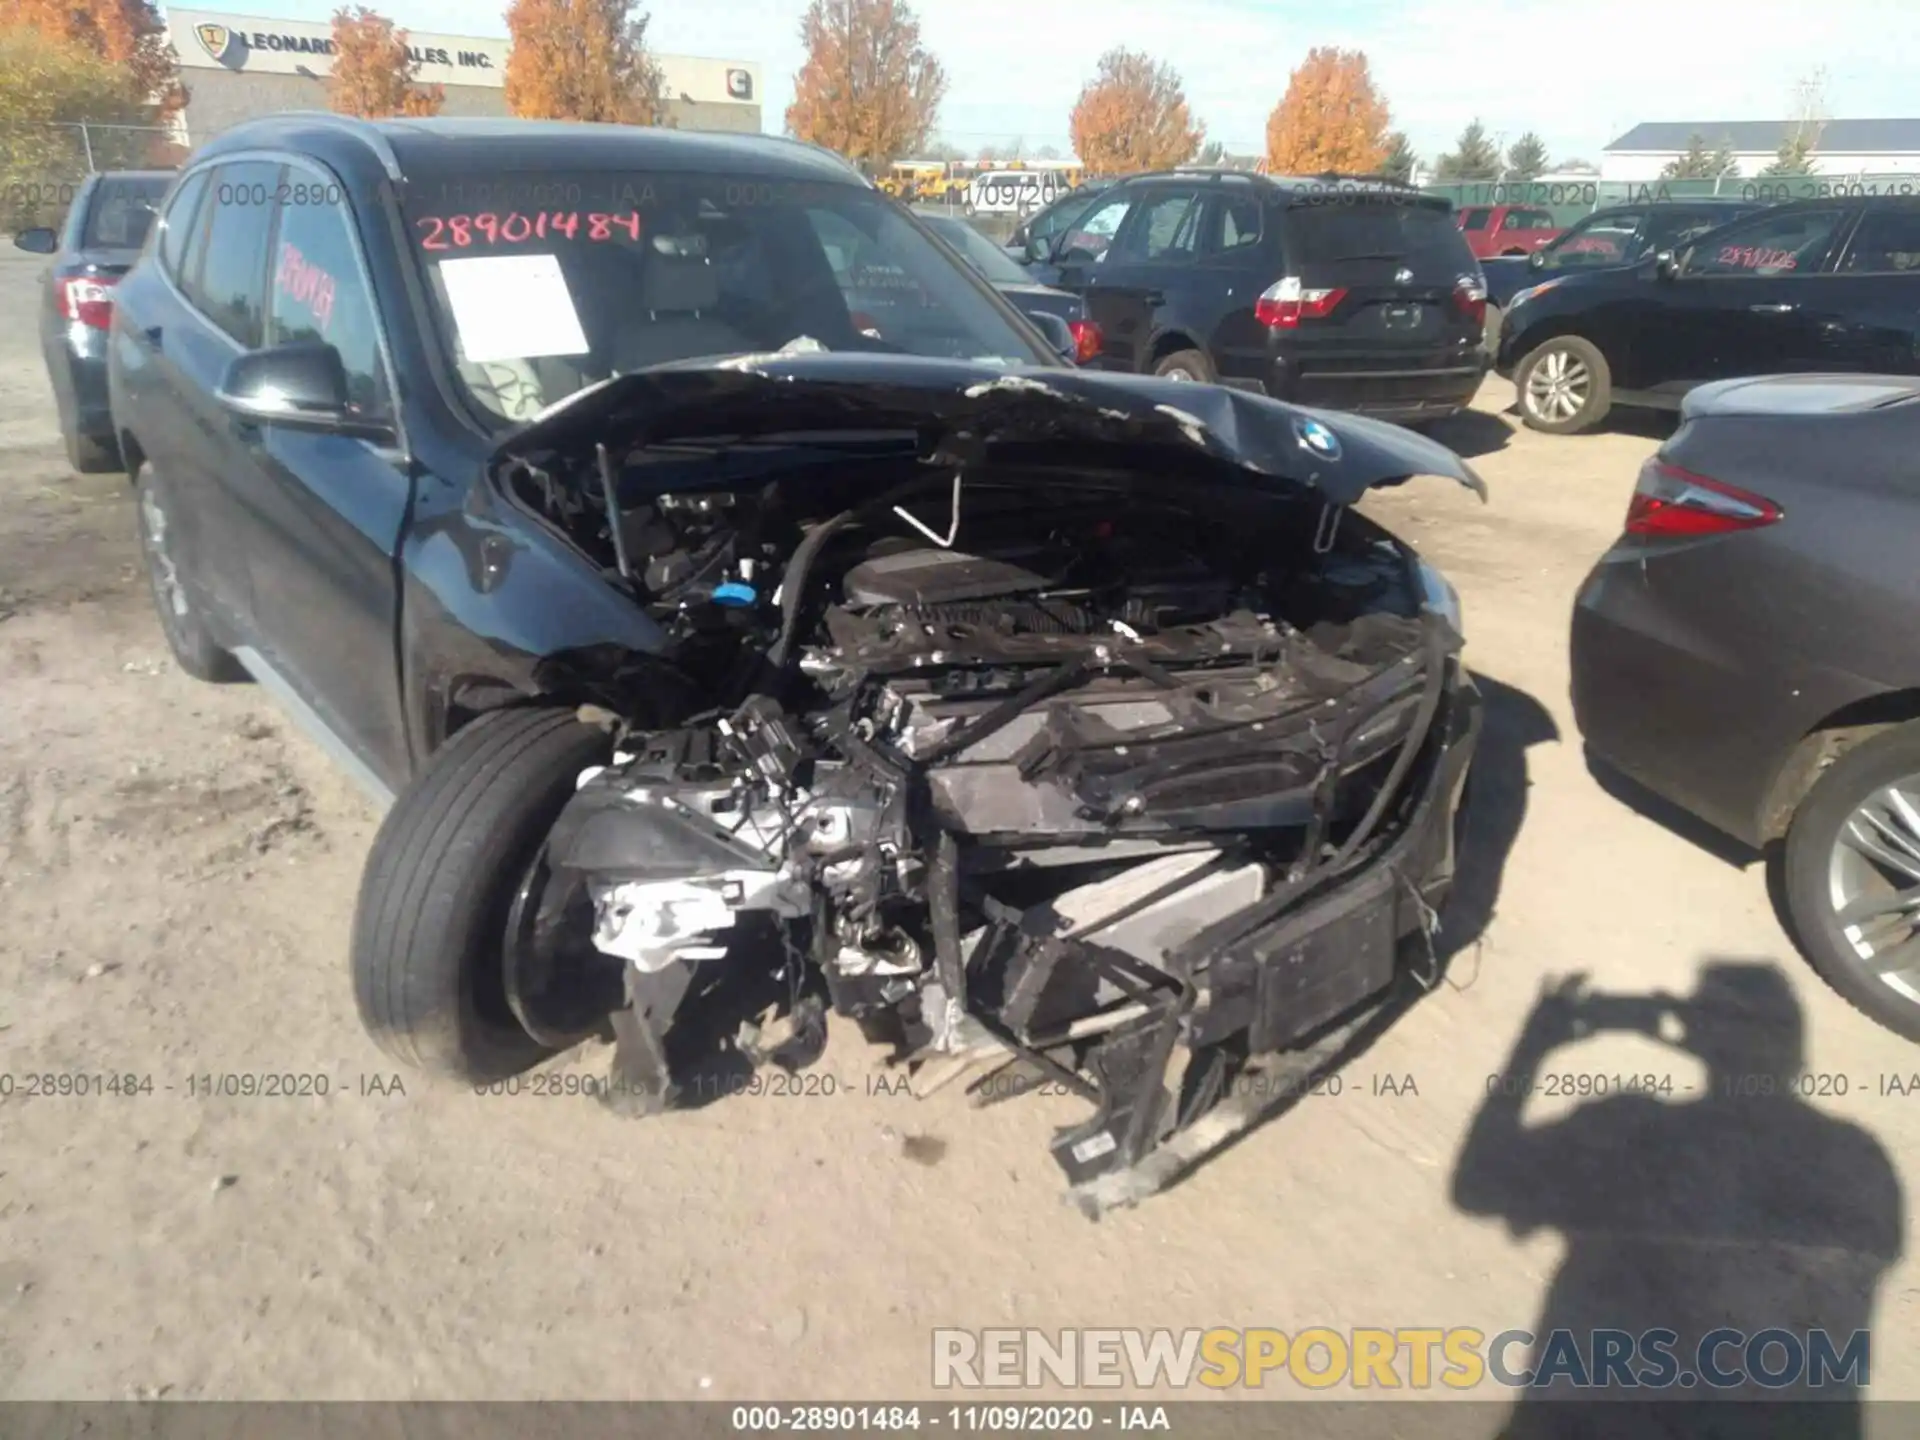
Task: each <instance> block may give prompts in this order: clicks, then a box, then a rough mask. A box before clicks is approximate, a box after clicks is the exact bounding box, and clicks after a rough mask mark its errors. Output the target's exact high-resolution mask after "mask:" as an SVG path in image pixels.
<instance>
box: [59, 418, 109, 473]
mask: <svg viewBox="0 0 1920 1440" xmlns="http://www.w3.org/2000/svg"><path fill="white" fill-rule="evenodd" d="M62 438H64V439H65V440H66V442H67V464H69V465H71V466H72V467H73V468H74V470H75V471H77V472H78V473H79V474H82V475H104V474H105V473H106V472H107V471H109V470H118V469H119V468H120V456H119V454H118V452H117V451H116V450H115V449H114V448H113V447H112V446H110V445H108V444H105V443H104V442H102V441H99V440H96V439H94V438H93V437H92V436H91V435H82V434H81V433H80V432H79V431H78V430H75V429H73V428H72V427H71V426H69V427H67V429H66V434H65V435H64V436H63V437H62Z"/></svg>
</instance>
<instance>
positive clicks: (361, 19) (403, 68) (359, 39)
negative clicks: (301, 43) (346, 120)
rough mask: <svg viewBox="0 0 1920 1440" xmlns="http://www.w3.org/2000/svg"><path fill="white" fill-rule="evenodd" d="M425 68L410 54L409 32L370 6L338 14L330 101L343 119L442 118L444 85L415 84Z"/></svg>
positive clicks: (329, 79) (335, 25) (329, 94)
mask: <svg viewBox="0 0 1920 1440" xmlns="http://www.w3.org/2000/svg"><path fill="white" fill-rule="evenodd" d="M419 74H420V63H419V62H418V61H417V60H415V59H414V58H413V56H412V54H411V53H409V51H408V48H407V32H406V31H404V30H396V29H394V28H393V22H392V21H391V20H389V19H387V18H386V16H384V15H382V14H380V13H379V12H378V11H375V10H369V9H368V8H367V7H366V6H364V5H358V6H355V7H354V8H353V9H352V10H348V9H347V8H346V7H345V6H342V7H341V8H340V9H338V10H336V11H334V12H333V73H332V74H331V75H330V76H328V77H327V101H328V103H329V104H331V105H332V106H333V108H334V109H335V110H337V111H339V112H340V113H341V114H342V115H367V116H378V115H438V114H439V113H440V107H441V106H442V105H444V104H445V103H446V100H447V91H446V87H445V86H444V85H420V84H416V83H415V81H416V80H417V79H418V77H419Z"/></svg>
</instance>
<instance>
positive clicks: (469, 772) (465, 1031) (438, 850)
mask: <svg viewBox="0 0 1920 1440" xmlns="http://www.w3.org/2000/svg"><path fill="white" fill-rule="evenodd" d="M611 743H612V742H611V740H610V738H609V737H608V736H607V735H606V734H605V732H603V731H600V730H597V729H593V728H590V727H588V726H585V725H582V724H580V723H579V721H578V720H576V719H575V718H574V716H573V714H572V712H571V711H567V710H554V709H544V708H542V709H511V710H500V711H495V712H494V713H492V714H489V715H483V716H481V717H480V718H479V719H477V720H475V721H473V722H472V723H471V724H470V725H468V726H466V728H464V729H462V730H461V731H460V732H459V733H458V734H456V735H455V736H454V737H453V738H452V739H451V740H449V741H448V742H447V743H446V744H445V745H444V746H442V747H441V749H440V750H439V751H438V752H436V753H435V755H434V756H433V758H432V760H430V761H429V762H428V763H427V766H426V768H425V770H424V771H422V773H421V774H420V776H419V777H418V779H416V780H415V781H414V783H413V784H412V785H410V786H408V787H407V789H406V790H404V791H402V792H401V794H400V797H399V799H398V800H396V801H395V802H394V806H393V809H392V810H391V811H389V812H388V814H387V817H386V819H385V821H384V822H383V823H382V824H381V826H380V832H379V834H378V835H376V836H375V837H374V842H373V849H372V852H371V853H370V854H369V855H368V857H367V867H366V871H365V873H364V874H363V876H362V878H361V882H360V898H359V903H358V905H357V907H356V908H355V911H354V918H353V944H352V952H353V991H354V999H355V1001H356V1003H357V1004H358V1007H359V1011H360V1021H361V1023H362V1024H363V1025H364V1026H365V1027H366V1030H367V1033H368V1034H369V1035H371V1036H372V1037H373V1040H374V1043H375V1044H377V1045H378V1046H379V1047H380V1048H381V1049H382V1050H383V1051H385V1052H386V1053H387V1054H388V1055H391V1056H392V1057H393V1058H394V1059H396V1060H398V1061H401V1062H402V1063H404V1064H407V1065H411V1066H414V1067H416V1068H418V1069H421V1070H424V1071H426V1072H428V1073H429V1074H431V1075H435V1076H439V1077H442V1078H446V1079H453V1080H460V1081H464V1082H466V1083H469V1084H484V1083H487V1082H490V1081H495V1080H503V1079H506V1078H507V1077H508V1076H511V1075H516V1074H518V1073H520V1072H521V1071H523V1070H525V1069H527V1068H528V1067H529V1066H532V1065H535V1064H537V1063H539V1062H540V1061H541V1060H543V1059H545V1058H546V1057H547V1056H548V1055H551V1054H553V1053H555V1051H554V1050H553V1049H551V1048H550V1047H548V1046H546V1045H544V1044H542V1043H541V1042H539V1041H537V1040H535V1039H534V1038H533V1037H532V1036H531V1035H529V1034H528V1033H527V1031H526V1029H525V1028H524V1027H522V1025H521V1024H520V1022H519V1021H518V1020H517V1019H515V1017H514V1013H513V1008H512V1005H511V1003H510V1001H509V1000H508V998H507V984H506V971H505V964H506V962H505V955H504V950H505V942H506V936H507V931H508V923H509V918H508V917H509V914H510V911H511V909H512V906H513V900H514V895H515V892H516V890H517V889H518V887H519V886H520V884H521V882H522V881H523V880H524V879H525V877H526V875H527V874H528V872H529V871H530V869H531V868H532V866H533V865H534V862H535V859H536V857H537V856H538V855H539V853H540V847H541V846H542V845H543V844H544V843H545V841H546V838H547V832H548V831H549V830H551V829H552V828H553V822H554V820H555V819H556V818H558V816H559V814H560V811H561V810H562V808H564V807H565V805H566V803H567V800H568V798H569V797H570V796H571V795H572V794H573V791H574V787H575V784H576V782H577V781H578V779H579V776H580V772H581V771H582V770H584V769H586V768H587V767H588V766H590V765H595V764H600V763H603V762H604V761H605V760H606V758H607V755H608V753H609V751H610V748H611Z"/></svg>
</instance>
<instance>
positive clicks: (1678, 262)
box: [1653, 250, 1686, 280]
mask: <svg viewBox="0 0 1920 1440" xmlns="http://www.w3.org/2000/svg"><path fill="white" fill-rule="evenodd" d="M1685 269H1686V264H1685V261H1684V260H1683V258H1682V257H1681V256H1678V255H1675V254H1674V253H1673V251H1671V250H1662V251H1661V252H1660V253H1659V254H1658V255H1655V256H1654V257H1653V273H1654V274H1655V275H1657V276H1659V278H1660V279H1662V280H1672V279H1674V278H1675V277H1676V276H1678V275H1679V274H1680V273H1681V272H1682V271H1684V270H1685Z"/></svg>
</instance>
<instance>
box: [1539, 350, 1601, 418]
mask: <svg viewBox="0 0 1920 1440" xmlns="http://www.w3.org/2000/svg"><path fill="white" fill-rule="evenodd" d="M1592 394H1593V373H1592V372H1591V371H1590V370H1588V369H1587V366H1586V362H1585V361H1583V360H1581V359H1580V358H1579V357H1578V356H1577V355H1574V354H1572V353H1571V352H1569V351H1566V350H1550V351H1548V352H1547V353H1546V354H1545V355H1542V356H1541V357H1540V360H1539V362H1538V363H1537V364H1535V365H1534V367H1533V369H1532V370H1531V371H1530V372H1529V373H1528V375H1527V389H1526V401H1527V409H1528V410H1529V411H1530V412H1531V413H1532V415H1533V417H1534V418H1535V419H1536V420H1545V421H1548V422H1551V423H1555V424H1558V423H1560V422H1562V421H1567V420H1571V419H1572V418H1573V417H1574V416H1576V415H1578V414H1579V413H1580V412H1581V411H1582V410H1584V409H1585V408H1586V405H1587V400H1588V398H1589V397H1590V396H1591V395H1592Z"/></svg>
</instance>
